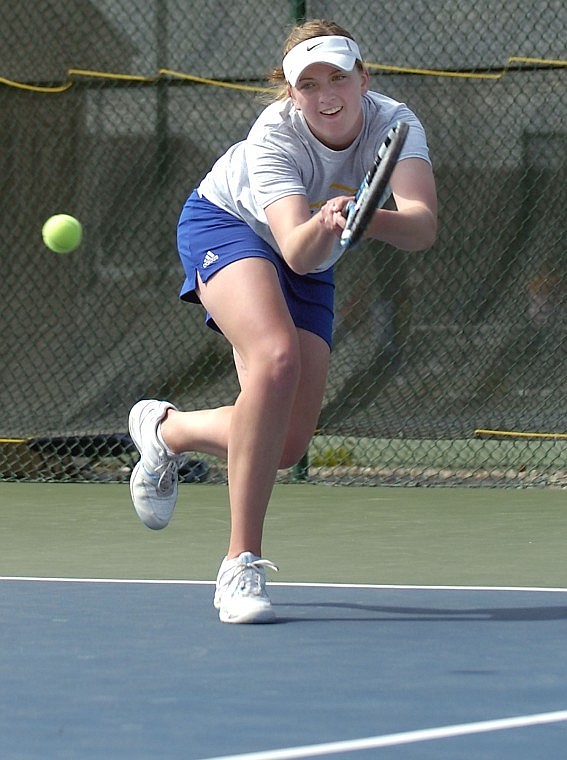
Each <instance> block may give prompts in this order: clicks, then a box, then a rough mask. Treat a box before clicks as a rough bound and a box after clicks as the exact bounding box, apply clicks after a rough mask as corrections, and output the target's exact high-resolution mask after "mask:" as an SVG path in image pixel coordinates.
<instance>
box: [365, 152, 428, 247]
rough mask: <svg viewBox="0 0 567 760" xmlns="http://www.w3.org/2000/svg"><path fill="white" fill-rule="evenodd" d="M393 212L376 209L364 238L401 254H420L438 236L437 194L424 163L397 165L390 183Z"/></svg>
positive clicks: (408, 161) (415, 160)
mask: <svg viewBox="0 0 567 760" xmlns="http://www.w3.org/2000/svg"><path fill="white" fill-rule="evenodd" d="M390 186H391V188H392V194H393V196H394V200H395V201H396V207H397V210H396V211H388V210H386V209H379V210H378V211H376V212H375V214H374V216H373V218H372V221H371V222H370V224H369V225H368V228H367V230H366V237H370V238H374V239H375V240H381V241H382V242H383V243H389V244H390V245H393V246H394V247H395V248H400V249H401V250H403V251H422V250H424V249H426V248H429V247H430V246H432V245H433V243H434V242H435V237H436V235H437V193H436V190H435V180H434V177H433V172H432V170H431V167H430V166H429V164H428V163H427V161H423V160H422V159H420V158H406V159H404V160H403V161H400V162H399V163H398V164H397V166H396V168H395V169H394V173H393V174H392V179H391V180H390Z"/></svg>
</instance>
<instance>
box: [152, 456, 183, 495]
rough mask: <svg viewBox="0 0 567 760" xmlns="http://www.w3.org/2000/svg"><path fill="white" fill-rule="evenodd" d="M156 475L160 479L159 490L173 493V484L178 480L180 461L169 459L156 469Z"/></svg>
mask: <svg viewBox="0 0 567 760" xmlns="http://www.w3.org/2000/svg"><path fill="white" fill-rule="evenodd" d="M154 472H155V475H156V476H157V477H158V483H157V490H158V491H160V492H162V493H167V492H168V491H171V488H172V486H173V484H174V483H175V482H176V481H177V479H178V473H179V459H177V458H175V459H171V458H168V459H167V460H165V461H164V462H162V463H161V464H159V465H158V466H157V467H156V468H155V471H154Z"/></svg>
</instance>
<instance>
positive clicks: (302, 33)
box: [262, 18, 363, 102]
mask: <svg viewBox="0 0 567 760" xmlns="http://www.w3.org/2000/svg"><path fill="white" fill-rule="evenodd" d="M333 35H338V36H340V37H348V38H349V39H351V40H354V37H353V36H352V34H351V33H350V32H347V30H346V29H343V27H342V26H339V24H337V23H335V22H334V21H327V20H326V19H322V18H314V19H309V20H308V21H304V22H303V23H301V24H296V25H295V26H293V27H292V28H291V30H290V32H289V34H288V35H287V37H286V39H285V41H284V44H283V48H282V58H284V57H285V56H286V55H287V54H288V53H289V51H290V50H291V49H292V48H294V47H295V46H296V45H299V43H300V42H305V40H310V39H311V38H312V37H326V36H333ZM356 65H357V67H358V68H359V69H360V70H362V68H363V65H362V61H357V62H356ZM268 82H269V83H270V84H271V91H270V92H269V93H268V94H267V96H265V98H262V99H263V100H264V99H265V100H266V101H268V102H273V101H276V100H285V99H286V98H287V97H289V85H288V83H287V82H286V79H285V76H284V73H283V68H282V66H281V64H280V65H279V66H276V67H275V68H274V69H272V71H270V72H269V74H268Z"/></svg>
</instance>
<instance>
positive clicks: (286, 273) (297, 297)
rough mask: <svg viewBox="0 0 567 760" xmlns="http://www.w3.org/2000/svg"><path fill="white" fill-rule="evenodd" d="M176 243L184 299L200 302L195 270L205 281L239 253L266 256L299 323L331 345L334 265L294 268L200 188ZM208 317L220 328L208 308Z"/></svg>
mask: <svg viewBox="0 0 567 760" xmlns="http://www.w3.org/2000/svg"><path fill="white" fill-rule="evenodd" d="M177 247H178V250H179V256H180V258H181V263H182V264H183V269H184V270H185V282H184V283H183V287H182V288H181V292H180V294H179V297H180V298H181V299H182V300H183V301H189V302H192V303H200V301H199V296H198V295H197V293H196V287H197V272H198V273H199V277H200V278H201V280H202V281H203V282H206V281H207V280H208V279H209V277H211V275H213V274H214V273H215V272H218V271H219V269H222V268H223V267H225V266H227V265H228V264H232V263H233V262H234V261H238V260H239V259H246V258H251V257H258V258H262V259H268V260H269V261H271V262H272V264H273V265H274V266H275V268H276V270H277V273H278V277H279V281H280V285H281V288H282V292H283V295H284V298H285V300H286V303H287V306H288V309H289V313H290V314H291V318H292V320H293V323H294V324H295V326H296V327H298V328H301V329H303V330H307V331H308V332H312V333H315V334H316V335H319V336H320V337H321V338H323V340H324V341H326V342H327V343H328V344H329V346H331V345H332V333H333V301H334V294H335V284H334V274H333V269H332V267H331V268H330V269H328V270H327V271H325V272H319V273H317V274H307V275H299V274H296V273H295V272H294V271H292V270H291V269H290V268H289V267H288V265H287V264H286V263H285V261H284V260H283V259H282V257H281V256H278V254H277V253H276V252H275V251H274V249H273V248H272V247H271V246H270V245H269V244H268V243H266V242H265V241H264V240H262V238H260V237H259V236H258V235H257V234H256V233H255V232H254V230H252V229H251V227H249V226H248V224H246V222H243V221H242V220H241V219H238V218H237V217H235V216H233V215H232V214H229V213H228V212H227V211H224V210H223V209H221V208H219V207H218V206H216V205H215V204H214V203H211V202H210V201H208V200H207V199H206V198H202V197H200V196H199V195H198V193H197V192H196V191H195V192H193V193H192V194H191V196H190V197H189V198H188V200H187V202H186V204H185V206H184V207H183V211H182V212H181V216H180V218H179V224H178V226H177ZM206 322H207V324H208V325H209V327H212V328H213V329H214V330H217V331H218V332H220V330H219V328H218V326H217V325H216V324H215V322H214V320H213V319H212V317H211V315H210V314H207V317H206Z"/></svg>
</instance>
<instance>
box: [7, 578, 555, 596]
mask: <svg viewBox="0 0 567 760" xmlns="http://www.w3.org/2000/svg"><path fill="white" fill-rule="evenodd" d="M0 581H30V582H36V583H125V584H136V583H138V584H149V585H158V586H159V585H165V586H176V585H178V586H210V585H212V584H214V583H215V581H213V580H210V581H194V580H181V579H174V578H171V579H168V578H164V579H155V578H64V577H44V576H37V575H0ZM268 585H269V586H276V587H277V586H282V587H288V588H329V589H332V588H338V589H378V590H388V589H392V590H394V591H395V590H398V589H399V590H401V591H406V590H407V591H412V590H414V591H526V592H531V593H536V592H548V591H549V592H554V593H560V594H561V593H562V594H565V593H567V588H562V587H553V586H418V585H408V584H388V583H384V584H380V583H302V582H279V581H275V582H274V581H268Z"/></svg>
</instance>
